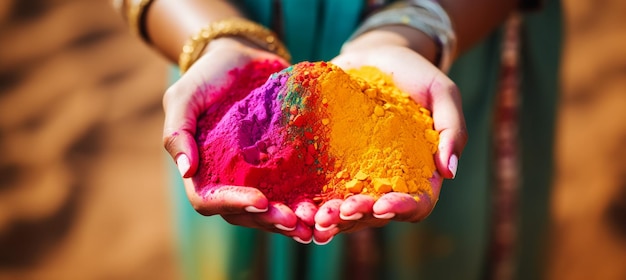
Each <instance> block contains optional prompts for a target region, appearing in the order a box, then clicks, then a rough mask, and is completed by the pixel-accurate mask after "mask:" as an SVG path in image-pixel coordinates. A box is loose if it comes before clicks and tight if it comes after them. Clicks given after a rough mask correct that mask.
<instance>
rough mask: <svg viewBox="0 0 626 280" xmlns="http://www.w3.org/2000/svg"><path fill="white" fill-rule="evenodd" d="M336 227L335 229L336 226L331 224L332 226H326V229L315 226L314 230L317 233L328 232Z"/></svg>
mask: <svg viewBox="0 0 626 280" xmlns="http://www.w3.org/2000/svg"><path fill="white" fill-rule="evenodd" d="M336 227H337V225H336V224H332V225H330V226H327V227H323V226H320V225H319V224H315V229H316V230H318V231H329V230H331V229H334V228H336Z"/></svg>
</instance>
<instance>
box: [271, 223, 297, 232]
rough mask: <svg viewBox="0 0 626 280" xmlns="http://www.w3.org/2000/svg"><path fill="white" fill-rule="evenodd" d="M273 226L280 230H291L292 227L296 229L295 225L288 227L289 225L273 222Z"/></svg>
mask: <svg viewBox="0 0 626 280" xmlns="http://www.w3.org/2000/svg"><path fill="white" fill-rule="evenodd" d="M274 226H275V227H276V228H277V229H280V230H283V231H293V230H294V229H296V227H295V226H294V227H292V228H290V227H286V226H283V225H281V224H274Z"/></svg>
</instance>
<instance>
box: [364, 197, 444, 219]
mask: <svg viewBox="0 0 626 280" xmlns="http://www.w3.org/2000/svg"><path fill="white" fill-rule="evenodd" d="M438 197H439V191H438V190H436V191H435V190H433V195H432V196H430V195H429V194H426V193H423V194H419V195H417V196H416V197H413V196H411V195H410V194H406V193H397V192H392V193H388V194H385V195H383V196H382V197H380V198H379V199H378V200H377V201H376V203H375V204H374V206H373V209H374V216H375V217H379V218H381V219H393V220H396V221H404V222H418V221H421V220H423V219H424V218H426V217H427V216H428V215H429V214H430V213H431V212H432V210H433V208H434V207H435V204H436V202H437V199H438Z"/></svg>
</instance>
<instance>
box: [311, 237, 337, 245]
mask: <svg viewBox="0 0 626 280" xmlns="http://www.w3.org/2000/svg"><path fill="white" fill-rule="evenodd" d="M331 240H333V237H332V236H331V237H330V238H328V240H326V241H324V242H318V241H317V240H315V237H313V243H315V244H317V245H326V244H328V243H330V241H331Z"/></svg>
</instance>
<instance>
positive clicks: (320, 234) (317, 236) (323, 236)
mask: <svg viewBox="0 0 626 280" xmlns="http://www.w3.org/2000/svg"><path fill="white" fill-rule="evenodd" d="M338 233H339V228H337V227H334V228H331V229H329V230H324V231H320V230H317V228H314V229H313V243H315V244H317V245H326V244H328V243H330V241H331V240H333V237H335V235H337V234H338Z"/></svg>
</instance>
